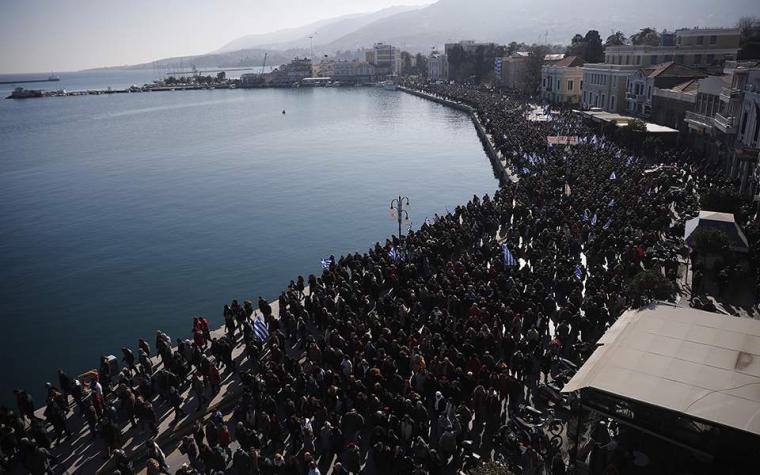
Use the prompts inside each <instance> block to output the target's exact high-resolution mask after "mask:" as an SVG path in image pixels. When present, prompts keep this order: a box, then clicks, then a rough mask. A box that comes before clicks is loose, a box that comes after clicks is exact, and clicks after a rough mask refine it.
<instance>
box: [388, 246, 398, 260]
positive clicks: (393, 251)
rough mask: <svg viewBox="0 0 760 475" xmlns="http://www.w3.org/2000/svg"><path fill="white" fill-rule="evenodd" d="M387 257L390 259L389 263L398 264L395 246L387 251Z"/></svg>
mask: <svg viewBox="0 0 760 475" xmlns="http://www.w3.org/2000/svg"><path fill="white" fill-rule="evenodd" d="M388 257H389V258H390V259H391V262H398V261H399V258H400V256H399V254H398V251H397V250H396V246H393V247H391V250H390V251H388Z"/></svg>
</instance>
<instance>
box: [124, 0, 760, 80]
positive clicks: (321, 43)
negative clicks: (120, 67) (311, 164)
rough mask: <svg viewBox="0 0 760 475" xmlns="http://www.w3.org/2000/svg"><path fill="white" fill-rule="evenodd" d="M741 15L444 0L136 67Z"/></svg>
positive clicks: (578, 3) (672, 25) (529, 36)
mask: <svg viewBox="0 0 760 475" xmlns="http://www.w3.org/2000/svg"><path fill="white" fill-rule="evenodd" d="M742 16H760V1H757V0H721V1H720V2H718V1H716V0H667V1H663V0H638V1H636V2H613V1H610V0H575V1H573V2H561V1H557V0H528V1H526V0H438V2H436V3H433V4H431V5H428V6H425V7H421V8H420V7H390V8H386V9H384V10H380V11H377V12H373V13H366V14H357V15H348V16H342V17H337V18H332V19H328V20H323V21H318V22H315V23H311V24H308V25H304V26H302V27H298V28H290V29H287V30H280V31H277V32H273V33H266V34H257V35H248V36H244V37H242V38H238V39H236V40H234V41H231V42H230V43H228V44H226V45H224V46H223V47H222V48H220V49H219V50H218V51H216V52H213V53H210V54H204V55H198V56H188V57H183V58H167V59H161V60H158V61H155V62H153V63H145V64H141V65H135V66H132V68H151V67H155V65H158V67H163V65H166V64H169V65H174V66H176V65H177V64H179V63H182V64H184V65H185V66H186V67H188V66H189V65H191V64H194V65H195V66H196V67H198V68H206V67H217V66H219V67H235V66H260V65H261V63H262V60H263V57H264V54H265V53H267V54H268V58H267V64H268V65H271V66H277V65H280V64H283V63H286V62H288V61H290V60H291V59H293V57H295V56H304V55H308V54H309V53H310V50H309V48H310V42H309V39H308V37H309V36H310V35H313V34H314V33H315V32H316V35H315V36H314V52H315V54H316V55H321V54H328V53H334V52H336V51H339V50H355V49H357V48H366V47H371V46H372V45H373V44H374V43H377V42H383V43H389V44H393V45H395V46H397V47H399V48H402V49H405V50H407V51H410V52H427V51H430V48H431V47H433V46H438V47H441V46H442V45H443V44H444V43H447V42H455V41H459V40H464V39H469V40H476V41H492V42H495V43H502V44H505V43H508V42H510V41H517V42H524V43H528V44H532V43H545V42H546V43H552V44H569V43H570V39H571V38H572V37H573V35H574V34H576V33H580V34H585V33H586V31H588V30H590V29H595V30H598V31H599V33H600V35H601V37H602V38H603V39H604V38H606V37H607V36H608V35H610V34H611V33H613V32H615V31H618V30H619V31H622V32H623V33H625V34H626V35H627V36H630V35H631V34H632V33H635V32H637V31H638V30H639V29H640V28H643V27H647V26H650V27H654V28H657V29H658V30H662V29H670V30H673V29H676V28H684V27H688V28H690V27H695V26H702V27H721V26H722V27H729V26H734V25H735V24H736V21H737V20H738V19H739V18H740V17H742Z"/></svg>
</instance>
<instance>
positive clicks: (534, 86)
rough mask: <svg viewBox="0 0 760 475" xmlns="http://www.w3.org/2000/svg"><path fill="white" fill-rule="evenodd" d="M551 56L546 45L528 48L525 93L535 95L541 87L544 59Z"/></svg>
mask: <svg viewBox="0 0 760 475" xmlns="http://www.w3.org/2000/svg"><path fill="white" fill-rule="evenodd" d="M547 54H549V47H548V46H546V45H533V46H531V47H530V48H528V61H527V66H526V68H525V79H524V83H523V84H524V86H523V92H525V93H526V94H531V95H533V94H535V93H536V92H537V91H538V87H539V86H540V85H541V66H543V65H544V57H545V56H546V55H547Z"/></svg>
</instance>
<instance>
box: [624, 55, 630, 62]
mask: <svg viewBox="0 0 760 475" xmlns="http://www.w3.org/2000/svg"><path fill="white" fill-rule="evenodd" d="M625 64H631V57H630V56H626V57H625Z"/></svg>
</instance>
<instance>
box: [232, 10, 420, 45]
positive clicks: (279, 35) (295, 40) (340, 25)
mask: <svg viewBox="0 0 760 475" xmlns="http://www.w3.org/2000/svg"><path fill="white" fill-rule="evenodd" d="M419 8H420V7H418V6H395V7H389V8H385V9H382V10H379V11H376V12H372V13H360V14H354V15H345V16H340V17H337V18H331V19H328V20H322V21H318V22H314V23H310V24H308V25H304V26H300V27H297V28H288V29H286V30H279V31H275V32H273V33H264V34H257V35H247V36H243V37H242V38H238V39H236V40H233V41H231V42H229V43H227V44H226V45H224V46H222V47H221V48H220V49H219V51H217V52H218V53H224V52H230V51H237V50H241V49H250V48H265V49H279V50H283V49H294V48H308V47H309V46H310V40H309V36H312V35H313V36H314V38H313V39H314V44H315V45H326V44H330V43H332V42H333V41H336V40H338V39H339V38H341V37H343V36H345V35H347V34H349V33H352V32H354V31H356V30H359V29H360V28H363V27H365V26H367V25H369V24H371V23H374V22H376V21H378V20H382V19H384V18H387V17H390V16H394V15H397V14H399V13H405V12H410V11H414V10H418V9H419Z"/></svg>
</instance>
